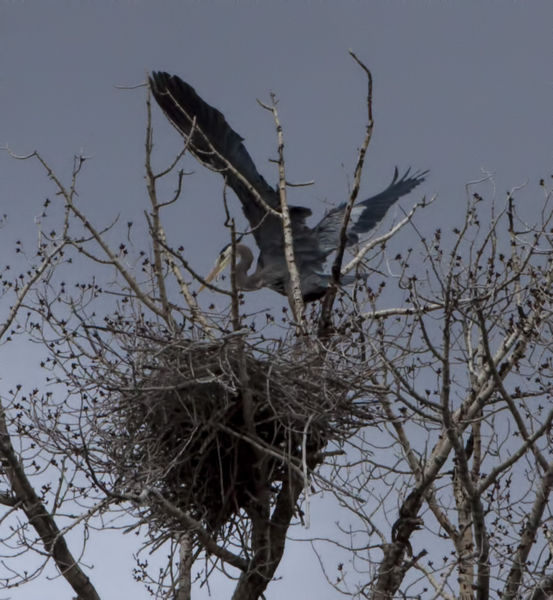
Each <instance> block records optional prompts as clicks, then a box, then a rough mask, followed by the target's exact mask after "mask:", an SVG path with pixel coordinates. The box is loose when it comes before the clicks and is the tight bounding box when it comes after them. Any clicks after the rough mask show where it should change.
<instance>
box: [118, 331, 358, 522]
mask: <svg viewBox="0 0 553 600" xmlns="http://www.w3.org/2000/svg"><path fill="white" fill-rule="evenodd" d="M152 346H153V347H152ZM152 346H150V347H149V348H148V350H142V351H141V352H139V353H138V355H140V360H138V359H137V365H138V364H140V369H139V371H140V376H138V377H136V378H135V382H134V383H133V385H131V386H128V385H127V386H126V387H125V388H124V389H123V390H122V391H120V393H119V394H118V411H117V418H116V423H115V429H114V431H115V433H116V435H115V436H114V437H113V438H112V443H111V444H110V448H109V452H110V454H111V455H112V457H113V464H114V465H116V470H117V477H118V479H119V481H120V482H121V484H122V486H123V487H124V488H126V489H135V490H137V491H138V490H141V489H155V490H156V491H158V492H160V493H161V494H162V495H163V497H164V498H165V499H166V500H168V501H169V502H171V503H172V504H173V505H174V506H176V507H177V508H178V509H180V510H181V511H183V512H185V513H186V514H188V515H190V516H191V517H193V518H194V519H196V520H197V521H200V522H201V523H202V524H203V525H204V526H205V527H206V528H208V529H209V530H211V531H217V530H220V529H221V528H222V527H223V526H224V525H225V524H227V523H228V522H229V521H231V520H232V518H234V517H237V515H238V514H239V513H240V511H241V510H245V511H246V512H248V510H249V508H250V507H251V506H253V505H255V503H256V500H257V499H258V498H260V496H261V495H262V494H266V493H269V494H272V493H274V492H276V491H278V489H280V486H281V484H282V482H283V481H284V480H285V478H286V477H290V475H291V472H294V473H295V474H296V475H295V476H297V474H298V473H301V472H302V470H305V467H306V465H307V468H308V470H311V469H313V468H314V467H315V466H316V465H317V464H318V463H320V462H321V460H322V454H321V451H322V449H323V448H324V447H325V445H326V444H327V443H328V442H329V441H331V440H334V441H335V440H336V439H339V438H342V437H343V436H344V435H345V431H347V430H348V429H352V428H353V427H358V426H359V425H358V423H357V424H355V419H353V420H352V418H351V416H352V405H353V404H352V403H353V400H354V394H352V387H351V381H347V380H346V381H344V379H343V378H342V377H341V376H340V374H339V373H338V372H337V370H336V369H335V368H334V367H333V368H329V364H328V361H324V360H322V359H321V356H320V354H318V353H316V352H313V353H309V354H307V353H306V352H305V350H304V351H302V352H301V353H300V352H299V351H297V352H294V351H293V350H290V351H289V352H283V351H282V350H281V349H280V350H279V351H278V352H275V353H264V352H263V351H260V350H259V349H256V350H255V351H254V350H253V349H252V348H250V347H248V346H247V345H246V343H245V342H244V340H243V339H240V338H238V339H236V338H235V339H232V340H231V341H228V340H227V341H225V340H221V341H218V342H209V343H208V342H191V341H189V340H180V341H176V342H175V341H173V342H172V343H170V344H167V343H165V344H164V345H161V346H157V347H156V345H155V344H154V345H152ZM138 355H137V356H138ZM137 365H135V367H136V366H137ZM137 370H138V369H137ZM305 475H306V476H307V475H309V473H305ZM149 510H150V511H151V514H150V515H149V516H150V518H151V517H153V518H154V520H155V521H157V524H158V526H160V525H161V526H163V525H169V524H170V523H169V521H170V520H171V519H172V518H174V516H173V517H171V516H169V515H167V514H166V513H165V512H164V511H163V510H159V507H157V508H155V507H154V506H150V508H149Z"/></svg>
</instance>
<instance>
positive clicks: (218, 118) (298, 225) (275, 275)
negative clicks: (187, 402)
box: [149, 72, 427, 302]
mask: <svg viewBox="0 0 553 600" xmlns="http://www.w3.org/2000/svg"><path fill="white" fill-rule="evenodd" d="M149 81H150V89H151V90H152V94H153V95H154V97H155V99H156V101H157V103H158V104H159V106H160V107H161V109H162V110H163V112H164V113H165V115H166V116H167V118H168V119H169V121H170V122H171V123H172V124H173V125H174V126H175V127H176V129H177V130H178V131H179V132H180V133H181V134H182V135H183V136H184V138H185V140H187V144H188V150H190V152H191V153H192V154H193V155H194V156H195V157H196V159H197V160H198V161H200V162H201V163H202V164H203V165H205V166H206V167H208V168H209V169H211V170H213V171H217V172H219V173H221V174H222V175H223V177H224V178H225V181H226V183H227V184H228V185H229V186H230V187H231V188H232V189H233V190H234V192H235V194H236V195H237V196H238V199H239V200H240V202H241V203H242V210H243V211H244V214H245V216H246V218H247V220H248V221H249V223H250V227H251V232H252V234H253V236H254V238H255V241H256V242H257V245H258V247H259V257H258V259H257V268H256V270H255V272H254V273H253V274H252V275H248V269H249V268H250V266H251V264H252V262H253V254H252V252H251V250H250V249H249V248H248V247H246V246H243V245H241V244H238V245H237V246H236V253H237V257H238V258H239V259H240V261H239V262H238V264H237V265H236V269H235V274H236V285H237V287H238V288H239V289H241V290H257V289H259V288H262V287H269V288H271V289H273V290H275V291H277V292H279V293H280V294H284V295H286V294H287V292H288V287H289V281H290V276H289V272H288V266H287V263H286V259H285V255H284V237H283V229H282V221H281V219H280V217H279V216H278V215H275V214H271V213H270V212H269V211H267V209H266V208H265V207H264V206H263V203H265V204H266V205H267V206H269V207H271V208H272V209H274V210H276V211H280V200H279V195H278V192H277V191H276V190H275V189H274V188H273V187H271V186H270V185H269V184H268V183H267V182H266V181H265V179H264V178H263V176H262V175H260V174H259V172H258V171H257V169H256V167H255V164H254V163H253V160H252V159H251V157H250V155H249V154H248V151H247V150H246V148H245V147H244V144H242V140H243V138H242V137H240V136H239V135H238V134H237V133H236V132H235V131H234V130H233V129H232V128H231V127H230V125H229V124H228V123H227V121H226V119H225V117H224V116H223V115H222V113H221V112H219V111H218V110H217V109H216V108H213V107H212V106H210V105H209V104H207V103H206V102H205V101H204V100H202V98H200V96H198V94H197V93H196V91H195V90H194V88H192V86H190V85H189V84H188V83H186V82H184V81H183V80H182V79H180V78H179V77H177V76H176V75H169V74H168V73H163V72H154V73H152V75H151V77H150V80H149ZM190 136H191V137H190ZM409 172H410V170H407V171H406V172H405V174H404V175H403V176H402V177H399V176H398V171H397V168H396V170H395V173H394V177H393V179H392V182H391V183H390V185H389V186H388V187H387V188H386V189H385V190H384V191H383V192H381V193H380V194H377V195H376V196H373V197H372V198H369V199H368V200H364V201H362V202H359V203H357V204H356V205H355V206H354V207H353V210H352V213H351V219H350V223H349V227H348V230H347V243H348V245H351V244H354V243H356V242H357V241H358V240H359V234H361V233H365V232H367V231H369V230H370V229H372V228H373V227H374V226H375V225H376V224H377V223H378V222H379V221H380V220H381V219H382V218H383V217H384V215H385V214H386V211H387V210H388V209H389V208H390V206H391V205H392V204H393V203H394V202H396V201H397V200H398V199H399V198H400V197H401V196H404V195H405V194H408V193H409V192H410V191H411V190H412V189H413V188H415V187H416V186H417V185H419V183H421V182H422V181H424V177H425V175H426V173H427V171H424V172H419V173H413V174H412V175H409ZM259 198H261V199H262V201H261V202H260V200H259ZM345 208H346V204H345V203H343V204H340V205H339V206H337V207H336V208H334V209H332V210H330V211H329V212H327V214H326V215H325V216H324V217H323V218H322V219H321V221H320V222H319V223H318V224H317V225H316V226H315V227H313V228H310V227H308V226H307V225H306V224H305V219H306V218H307V217H308V216H309V215H311V210H309V209H308V208H305V207H303V206H290V207H289V211H290V219H291V225H292V236H293V240H294V244H293V245H294V257H295V262H296V266H297V269H298V273H299V277H300V286H301V292H302V296H303V299H304V300H305V301H306V302H309V301H312V300H317V299H318V298H321V297H322V296H323V295H324V294H325V291H326V289H327V287H328V284H329V282H330V279H331V276H330V274H328V273H324V263H325V261H326V260H327V258H328V256H329V254H331V253H332V252H333V251H334V250H336V248H337V247H338V244H339V235H340V229H341V225H342V220H343V216H344V211H345ZM230 255H231V248H227V249H226V250H225V251H223V253H222V254H221V256H220V258H219V261H218V264H217V265H216V267H215V269H214V271H212V273H211V274H210V275H209V276H208V278H207V279H208V280H210V279H211V278H213V276H214V275H215V274H216V273H217V272H220V271H221V270H222V269H223V268H224V266H225V265H226V264H227V263H228V262H229V260H230ZM354 279H355V277H354V276H351V275H349V276H344V277H342V280H341V283H342V284H344V285H347V284H348V283H352V282H353V281H354Z"/></svg>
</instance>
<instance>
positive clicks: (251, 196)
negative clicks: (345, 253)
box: [149, 72, 282, 252]
mask: <svg viewBox="0 0 553 600" xmlns="http://www.w3.org/2000/svg"><path fill="white" fill-rule="evenodd" d="M149 81H150V89H151V90H152V94H153V96H154V98H155V99H156V101H157V103H158V104H159V106H160V107H161V109H162V110H163V112H164V113H165V115H166V116H167V118H168V119H169V121H170V122H171V123H172V124H173V125H174V126H175V127H176V129H177V130H178V131H179V132H180V133H181V134H182V135H183V137H184V138H185V139H186V140H188V138H189V136H190V135H191V134H192V137H191V139H190V140H188V149H189V150H190V152H191V153H192V154H193V155H194V156H195V157H196V158H197V159H198V160H199V161H200V162H201V163H202V164H204V165H205V166H207V167H208V168H210V169H212V170H214V171H218V172H220V173H221V174H222V175H223V177H225V179H226V181H227V183H228V185H229V186H230V187H231V188H232V189H233V190H234V192H235V194H236V195H237V196H238V198H239V200H240V202H241V203H242V209H243V211H244V214H245V215H246V218H247V219H248V221H249V223H250V226H251V228H252V230H253V235H254V237H255V240H256V242H257V245H258V246H259V249H260V250H261V251H262V252H263V251H264V250H269V249H273V244H274V243H275V242H276V240H277V239H280V237H281V235H282V232H281V229H282V225H281V223H280V219H278V217H275V216H271V215H270V214H267V211H266V210H265V209H264V208H263V206H262V205H261V203H260V202H258V200H256V197H255V192H257V194H259V195H260V196H261V198H263V201H264V202H266V203H267V205H268V206H270V207H271V208H274V209H277V210H278V209H279V205H280V203H279V198H278V195H277V193H276V191H275V190H274V189H273V188H272V187H271V186H270V185H269V184H268V183H267V182H266V181H265V179H264V178H263V176H262V175H261V174H260V173H259V172H258V171H257V169H256V167H255V164H254V162H253V160H252V158H251V156H250V155H249V154H248V151H247V150H246V148H245V146H244V144H243V143H242V141H243V138H242V137H241V136H240V135H238V134H237V133H236V132H235V131H234V130H233V129H232V128H231V126H230V125H229V124H228V123H227V121H226V119H225V117H224V116H223V114H222V113H221V112H220V111H218V110H217V109H216V108H214V107H213V106H210V105H209V104H207V102H205V101H204V100H203V99H202V98H200V96H198V94H197V93H196V91H195V90H194V88H193V87H192V86H190V85H189V84H188V83H186V82H185V81H183V80H182V79H180V77H177V76H176V75H169V74H168V73H164V72H153V73H152V75H151V76H150V80H149ZM193 128H194V130H193V131H192V129H193ZM229 164H230V165H231V166H232V167H233V169H234V170H235V171H236V172H233V170H232V169H229ZM237 173H239V174H240V175H238V174H237ZM252 188H253V190H255V192H253V191H252Z"/></svg>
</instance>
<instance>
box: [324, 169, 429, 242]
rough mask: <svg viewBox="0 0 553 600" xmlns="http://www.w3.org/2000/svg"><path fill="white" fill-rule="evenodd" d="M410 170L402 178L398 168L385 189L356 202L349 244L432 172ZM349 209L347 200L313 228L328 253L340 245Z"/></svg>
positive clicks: (355, 240) (350, 224)
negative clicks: (345, 217) (410, 173)
mask: <svg viewBox="0 0 553 600" xmlns="http://www.w3.org/2000/svg"><path fill="white" fill-rule="evenodd" d="M409 172H410V169H408V170H407V171H406V172H405V173H404V175H402V176H401V177H399V174H398V170H397V168H396V170H395V172H394V177H393V179H392V182H391V183H390V185H389V186H388V187H387V188H386V189H385V190H384V191H383V192H380V194H377V195H376V196H372V197H371V198H368V199H367V200H363V201H362V202H358V203H357V204H355V205H354V207H353V209H352V211H351V217H350V222H349V225H348V245H350V244H355V243H356V242H357V241H358V239H359V236H358V234H360V233H365V232H367V231H370V230H371V229H372V228H373V227H374V226H375V225H376V224H377V223H378V222H379V221H381V220H382V219H383V218H384V215H385V214H386V212H387V211H388V209H389V208H390V207H391V206H392V204H394V203H395V202H397V201H398V200H399V199H400V198H401V197H402V196H405V195H406V194H408V193H409V192H410V191H411V190H413V189H414V188H416V187H417V186H418V185H419V184H420V183H422V182H423V181H424V179H425V176H426V175H427V173H428V171H423V172H418V173H413V175H409ZM345 210H346V203H343V204H340V206H337V207H336V208H334V209H332V210H331V211H329V212H328V213H327V214H326V215H325V216H324V217H323V218H322V219H321V222H320V223H319V224H318V225H317V226H316V227H315V229H314V230H313V231H314V232H315V234H316V237H317V239H318V243H319V246H320V248H321V250H322V251H323V252H324V253H325V254H329V253H330V252H332V251H333V250H336V248H337V247H338V243H339V236H340V229H341V227H342V221H343V219H344V212H345Z"/></svg>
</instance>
